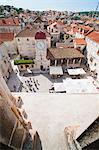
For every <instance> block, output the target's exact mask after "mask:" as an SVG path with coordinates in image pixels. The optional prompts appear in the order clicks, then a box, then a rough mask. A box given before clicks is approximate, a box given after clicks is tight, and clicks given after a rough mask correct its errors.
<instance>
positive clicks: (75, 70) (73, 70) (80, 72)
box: [67, 68, 86, 75]
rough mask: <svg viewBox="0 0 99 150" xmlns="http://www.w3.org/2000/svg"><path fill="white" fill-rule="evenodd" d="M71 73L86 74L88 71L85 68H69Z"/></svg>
mask: <svg viewBox="0 0 99 150" xmlns="http://www.w3.org/2000/svg"><path fill="white" fill-rule="evenodd" d="M67 71H68V73H69V75H84V74H86V72H85V71H84V69H83V68H75V69H67Z"/></svg>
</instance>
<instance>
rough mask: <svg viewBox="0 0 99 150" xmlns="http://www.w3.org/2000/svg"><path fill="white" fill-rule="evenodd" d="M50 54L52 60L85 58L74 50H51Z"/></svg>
mask: <svg viewBox="0 0 99 150" xmlns="http://www.w3.org/2000/svg"><path fill="white" fill-rule="evenodd" d="M49 53H50V54H51V55H50V56H52V59H64V58H83V57H84V55H83V54H82V53H81V52H80V51H78V50H76V49H74V48H51V49H49Z"/></svg>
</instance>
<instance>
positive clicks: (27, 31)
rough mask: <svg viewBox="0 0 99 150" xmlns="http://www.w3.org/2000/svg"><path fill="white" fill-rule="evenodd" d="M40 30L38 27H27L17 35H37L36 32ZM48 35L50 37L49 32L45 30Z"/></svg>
mask: <svg viewBox="0 0 99 150" xmlns="http://www.w3.org/2000/svg"><path fill="white" fill-rule="evenodd" d="M37 32H38V29H37V28H36V27H32V28H30V27H26V28H25V29H24V30H21V31H20V32H19V33H18V34H17V35H16V37H35V34H36V33H37ZM44 33H45V35H46V37H50V35H49V33H48V32H46V31H44Z"/></svg>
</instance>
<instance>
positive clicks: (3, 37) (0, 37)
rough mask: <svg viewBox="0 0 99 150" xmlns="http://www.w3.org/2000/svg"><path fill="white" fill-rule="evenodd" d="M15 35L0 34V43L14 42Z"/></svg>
mask: <svg viewBox="0 0 99 150" xmlns="http://www.w3.org/2000/svg"><path fill="white" fill-rule="evenodd" d="M13 39H14V33H0V41H12V40H13Z"/></svg>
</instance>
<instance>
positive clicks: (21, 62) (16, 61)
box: [14, 59, 34, 65]
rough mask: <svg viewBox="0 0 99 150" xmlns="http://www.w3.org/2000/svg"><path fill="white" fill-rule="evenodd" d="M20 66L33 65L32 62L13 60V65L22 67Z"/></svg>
mask: <svg viewBox="0 0 99 150" xmlns="http://www.w3.org/2000/svg"><path fill="white" fill-rule="evenodd" d="M22 64H34V61H33V60H23V59H21V60H14V65H22Z"/></svg>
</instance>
